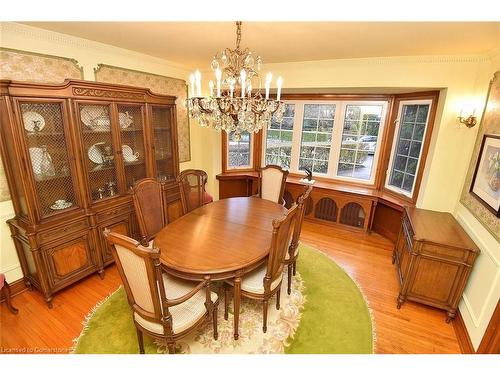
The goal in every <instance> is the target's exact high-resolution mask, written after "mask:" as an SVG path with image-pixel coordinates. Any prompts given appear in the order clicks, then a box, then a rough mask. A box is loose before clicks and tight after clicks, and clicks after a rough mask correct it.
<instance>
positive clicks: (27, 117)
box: [23, 111, 45, 132]
mask: <svg viewBox="0 0 500 375" xmlns="http://www.w3.org/2000/svg"><path fill="white" fill-rule="evenodd" d="M23 123H24V128H25V129H26V130H27V131H29V132H35V125H38V130H37V131H40V130H42V129H43V128H44V127H45V119H44V118H43V116H42V115H41V114H39V113H38V112H33V111H29V112H24V113H23Z"/></svg>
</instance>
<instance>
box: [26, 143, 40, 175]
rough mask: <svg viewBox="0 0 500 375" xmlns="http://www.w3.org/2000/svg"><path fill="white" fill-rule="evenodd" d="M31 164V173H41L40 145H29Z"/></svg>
mask: <svg viewBox="0 0 500 375" xmlns="http://www.w3.org/2000/svg"><path fill="white" fill-rule="evenodd" d="M29 153H30V159H31V166H32V168H33V173H35V174H36V175H41V174H42V155H43V149H42V148H40V147H30V148H29Z"/></svg>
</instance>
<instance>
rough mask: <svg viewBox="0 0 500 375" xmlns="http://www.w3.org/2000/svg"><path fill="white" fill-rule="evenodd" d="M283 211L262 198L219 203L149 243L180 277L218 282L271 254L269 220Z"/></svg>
mask: <svg viewBox="0 0 500 375" xmlns="http://www.w3.org/2000/svg"><path fill="white" fill-rule="evenodd" d="M286 212H287V209H286V208H285V207H283V206H281V205H279V204H278V203H275V202H272V201H268V200H265V199H261V198H256V197H248V198H247V197H242V198H229V199H223V200H219V201H216V202H213V203H209V204H207V205H204V206H202V207H199V208H197V209H196V210H193V211H191V212H189V213H188V214H186V215H184V216H182V217H180V218H179V219H177V220H175V221H174V222H172V223H170V224H168V225H167V226H166V227H164V228H163V229H162V230H161V231H160V232H159V233H158V234H157V235H156V237H155V239H154V242H153V244H154V246H155V247H159V248H160V260H161V263H162V265H163V266H164V267H166V268H167V269H169V270H171V271H177V272H175V273H176V274H177V275H178V276H181V277H182V276H183V275H184V276H185V277H186V278H190V279H200V278H203V276H204V275H210V276H211V279H212V280H217V279H221V278H225V277H228V276H229V275H228V274H231V273H234V272H236V271H238V270H242V269H247V270H248V269H249V268H252V267H253V266H255V265H256V264H258V263H259V262H260V261H262V260H263V259H264V258H265V257H266V256H267V255H268V254H269V250H270V246H271V238H272V221H273V219H277V218H280V217H282V216H283V215H284V214H286ZM178 273H180V275H179V274H178Z"/></svg>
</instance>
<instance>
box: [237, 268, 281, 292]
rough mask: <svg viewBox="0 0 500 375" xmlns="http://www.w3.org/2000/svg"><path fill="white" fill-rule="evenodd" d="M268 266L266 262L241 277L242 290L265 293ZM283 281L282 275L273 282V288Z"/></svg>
mask: <svg viewBox="0 0 500 375" xmlns="http://www.w3.org/2000/svg"><path fill="white" fill-rule="evenodd" d="M266 269H267V266H266V265H265V264H264V265H262V266H260V267H259V268H257V269H255V270H253V271H252V272H250V273H248V274H246V275H244V276H243V277H242V279H241V290H244V291H246V292H250V293H256V294H264V277H265V276H266ZM280 282H281V277H279V278H277V279H276V280H274V281H273V282H272V283H271V290H274V289H275V288H276V287H277V286H278V285H279V283H280Z"/></svg>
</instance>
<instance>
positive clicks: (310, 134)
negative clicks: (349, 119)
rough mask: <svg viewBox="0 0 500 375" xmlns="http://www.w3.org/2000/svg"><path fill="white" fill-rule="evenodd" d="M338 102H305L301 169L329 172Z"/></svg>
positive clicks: (300, 158)
mask: <svg viewBox="0 0 500 375" xmlns="http://www.w3.org/2000/svg"><path fill="white" fill-rule="evenodd" d="M335 109H336V104H304V115H303V120H302V134H301V142H300V154H299V166H298V169H299V170H304V169H305V168H309V169H310V170H312V171H313V172H315V173H321V174H325V175H326V174H327V173H328V165H329V163H328V160H329V159H330V151H331V147H332V136H333V124H334V121H335Z"/></svg>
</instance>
